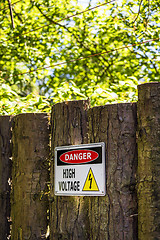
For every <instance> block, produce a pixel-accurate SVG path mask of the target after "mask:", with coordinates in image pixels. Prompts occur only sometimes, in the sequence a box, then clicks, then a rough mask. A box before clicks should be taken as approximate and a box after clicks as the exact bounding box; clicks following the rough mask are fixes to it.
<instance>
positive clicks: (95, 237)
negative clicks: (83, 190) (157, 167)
mask: <svg viewBox="0 0 160 240" xmlns="http://www.w3.org/2000/svg"><path fill="white" fill-rule="evenodd" d="M88 121H89V136H90V142H92V143H94V142H105V144H106V183H107V193H106V196H104V197H90V198H89V223H90V239H92V240H105V239H106V240H118V239H119V240H134V239H135V240H137V202H136V191H135V185H136V176H135V175H136V168H137V150H136V104H132V103H129V104H128V103H126V104H113V105H106V106H101V107H94V108H92V109H90V110H89V112H88Z"/></svg>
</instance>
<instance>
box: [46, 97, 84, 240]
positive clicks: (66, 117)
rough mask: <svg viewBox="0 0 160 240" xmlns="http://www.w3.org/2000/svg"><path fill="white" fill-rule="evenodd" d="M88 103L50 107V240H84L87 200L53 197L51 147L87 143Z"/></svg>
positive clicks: (75, 102)
mask: <svg viewBox="0 0 160 240" xmlns="http://www.w3.org/2000/svg"><path fill="white" fill-rule="evenodd" d="M88 105H89V104H88V101H73V102H64V103H59V104H56V105H55V106H53V109H52V122H51V125H52V140H51V142H52V143H51V145H52V161H51V186H52V189H51V196H50V197H51V203H50V231H51V235H50V239H56V240H59V239H61V240H64V239H66V240H71V239H72V240H73V239H77V240H78V239H80V240H82V239H83V240H85V239H86V240H87V239H88V231H87V229H88V202H87V201H88V199H87V198H85V197H78V196H73V197H72V196H64V197H63V196H54V148H55V147H57V146H65V145H66V146H67V145H77V144H83V143H87V141H88V135H87V110H88Z"/></svg>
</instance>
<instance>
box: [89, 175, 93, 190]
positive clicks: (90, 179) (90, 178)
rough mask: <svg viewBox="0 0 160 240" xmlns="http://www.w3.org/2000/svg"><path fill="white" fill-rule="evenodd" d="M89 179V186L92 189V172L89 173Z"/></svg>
mask: <svg viewBox="0 0 160 240" xmlns="http://www.w3.org/2000/svg"><path fill="white" fill-rule="evenodd" d="M89 181H90V186H89V188H90V189H91V187H92V177H91V174H89Z"/></svg>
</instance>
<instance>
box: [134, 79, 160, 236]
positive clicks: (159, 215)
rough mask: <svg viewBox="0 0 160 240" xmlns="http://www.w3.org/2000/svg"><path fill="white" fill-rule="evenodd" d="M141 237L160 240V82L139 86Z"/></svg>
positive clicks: (139, 223) (139, 203) (139, 209)
mask: <svg viewBox="0 0 160 240" xmlns="http://www.w3.org/2000/svg"><path fill="white" fill-rule="evenodd" d="M138 90H139V99H138V185H137V186H138V216H139V217H138V238H139V239H140V240H152V239H154V240H156V239H160V83H149V84H143V85H140V86H139V87H138Z"/></svg>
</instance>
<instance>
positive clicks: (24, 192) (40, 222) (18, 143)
mask: <svg viewBox="0 0 160 240" xmlns="http://www.w3.org/2000/svg"><path fill="white" fill-rule="evenodd" d="M12 144H13V151H12V152H13V167H12V195H11V197H12V201H11V207H12V208H11V216H12V240H17V239H18V240H22V239H23V240H26V239H34V240H40V239H46V238H45V234H46V229H47V209H48V201H47V198H46V197H45V191H46V188H47V182H48V177H49V176H48V159H49V121H48V115H47V114H43V113H42V114H20V115H18V116H16V117H14V119H13V134H12Z"/></svg>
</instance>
